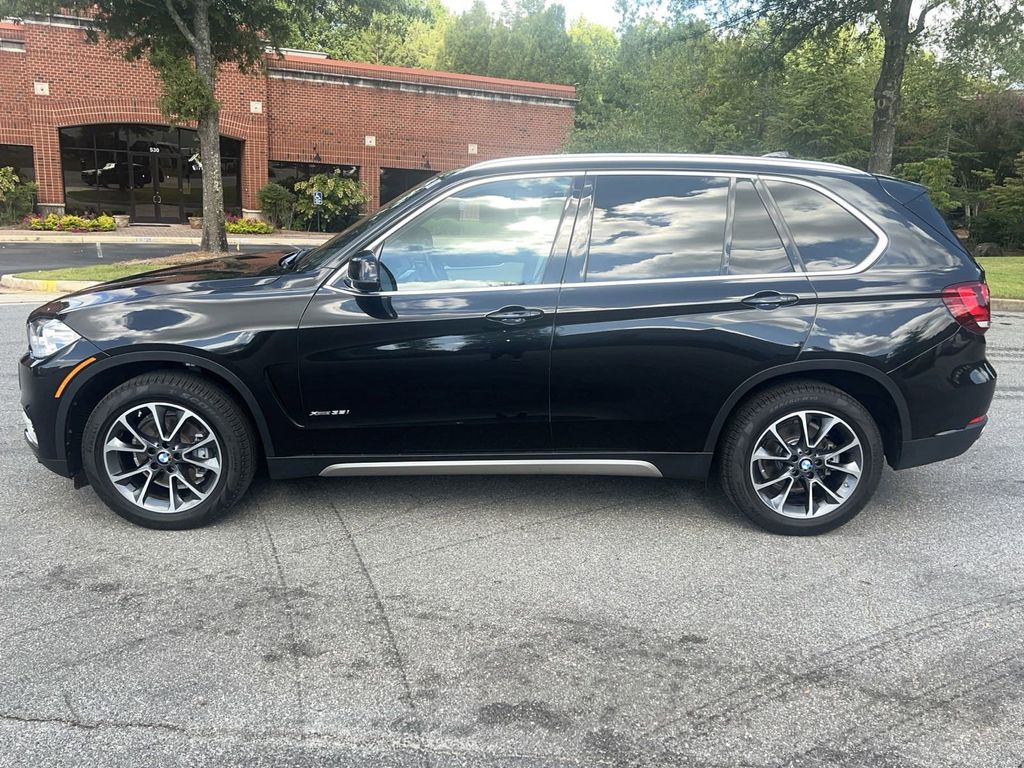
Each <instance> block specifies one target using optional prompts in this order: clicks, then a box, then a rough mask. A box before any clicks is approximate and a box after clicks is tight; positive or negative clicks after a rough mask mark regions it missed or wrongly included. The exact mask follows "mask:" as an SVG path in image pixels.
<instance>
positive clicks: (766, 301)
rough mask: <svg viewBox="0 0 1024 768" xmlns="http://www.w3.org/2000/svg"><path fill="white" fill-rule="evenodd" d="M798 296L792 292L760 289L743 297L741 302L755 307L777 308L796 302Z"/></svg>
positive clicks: (798, 298) (798, 299)
mask: <svg viewBox="0 0 1024 768" xmlns="http://www.w3.org/2000/svg"><path fill="white" fill-rule="evenodd" d="M798 301H800V297H799V296H796V295H795V294H792V293H776V292H775V291H761V292H760V293H755V294H754V295H753V296H748V297H747V298H745V299H743V303H744V304H746V305H747V306H748V307H754V308H755V309H778V308H779V307H788V306H789V305H790V304H796V303H797V302H798Z"/></svg>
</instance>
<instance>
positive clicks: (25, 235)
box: [0, 230, 333, 246]
mask: <svg viewBox="0 0 1024 768" xmlns="http://www.w3.org/2000/svg"><path fill="white" fill-rule="evenodd" d="M331 237H333V234H331V233H325V234H324V236H323V237H318V236H313V237H310V236H309V235H304V234H300V235H296V236H290V235H256V236H251V237H230V236H229V237H228V245H229V246H231V245H268V246H278V245H292V246H294V245H320V244H321V243H324V242H326V241H327V240H328V239H329V238H331ZM200 240H201V238H200V237H182V236H166V237H165V236H160V235H116V234H98V233H93V234H71V235H69V234H64V233H58V234H52V233H49V232H10V231H3V230H0V245H5V244H7V243H70V244H71V245H91V244H93V243H102V244H104V245H108V244H111V243H113V244H117V243H123V244H126V245H132V244H143V243H148V244H149V245H196V246H198V245H199V243H200Z"/></svg>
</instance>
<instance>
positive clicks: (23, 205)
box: [0, 167, 36, 224]
mask: <svg viewBox="0 0 1024 768" xmlns="http://www.w3.org/2000/svg"><path fill="white" fill-rule="evenodd" d="M35 198H36V185H35V184H34V183H33V182H31V181H22V180H21V179H19V178H18V174H17V173H15V171H14V169H13V168H10V167H4V168H0V224H12V223H14V222H16V221H19V220H20V219H22V218H23V217H24V216H26V215H27V214H28V213H30V212H31V211H32V208H33V206H34V205H35Z"/></svg>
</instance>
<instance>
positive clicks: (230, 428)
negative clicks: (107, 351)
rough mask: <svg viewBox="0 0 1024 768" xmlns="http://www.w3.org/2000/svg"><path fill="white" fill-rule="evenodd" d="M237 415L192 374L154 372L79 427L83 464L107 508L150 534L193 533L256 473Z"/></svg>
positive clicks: (243, 422) (251, 441)
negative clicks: (158, 530)
mask: <svg viewBox="0 0 1024 768" xmlns="http://www.w3.org/2000/svg"><path fill="white" fill-rule="evenodd" d="M255 453H256V446H255V438H254V436H253V433H252V429H251V427H250V426H249V422H248V419H247V418H246V416H245V414H244V413H243V412H242V409H241V408H240V407H239V406H238V404H237V403H235V401H234V400H232V399H231V398H230V397H229V396H228V395H227V394H226V393H225V392H224V391H223V390H221V389H220V388H219V387H217V386H215V385H213V384H211V383H210V382H208V381H206V380H205V379H202V378H200V377H199V376H195V375H192V374H186V373H176V372H170V371H168V372H158V373H151V374H145V375H142V376H138V377H136V378H134V379H131V380H129V381H127V382H125V383H124V384H122V385H121V386H119V387H117V388H116V389H114V390H113V391H111V392H110V394H108V395H107V396H106V397H105V398H103V400H101V401H100V403H99V404H98V405H97V406H96V408H95V409H94V410H93V412H92V413H91V414H90V416H89V419H88V421H87V422H86V426H85V432H84V434H83V439H82V460H83V461H82V463H83V465H84V468H85V473H86V475H87V476H88V478H89V482H90V484H91V485H92V487H93V489H94V490H95V491H96V493H97V495H99V497H100V498H101V499H103V501H104V502H106V504H107V506H109V507H110V508H111V509H113V510H114V511H115V512H116V513H117V514H119V515H121V516H122V517H124V518H126V519H128V520H130V521H132V522H133V523H137V524H138V525H144V526H147V527H150V528H192V527H196V526H199V525H203V524H205V523H208V522H210V521H211V520H213V519H214V518H216V517H217V516H219V515H221V514H223V513H224V512H225V511H226V510H227V509H228V508H229V507H230V506H231V505H232V504H234V503H235V502H236V501H237V500H238V499H239V498H240V497H241V496H242V494H243V493H244V492H245V490H246V488H248V486H249V482H250V481H251V480H252V476H253V472H254V469H255Z"/></svg>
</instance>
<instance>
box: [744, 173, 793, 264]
mask: <svg viewBox="0 0 1024 768" xmlns="http://www.w3.org/2000/svg"><path fill="white" fill-rule="evenodd" d="M792 271H793V264H792V263H791V262H790V260H789V256H788V254H787V253H786V246H784V245H783V244H782V238H781V237H779V232H778V230H777V229H776V228H775V224H774V223H773V222H772V218H771V216H769V215H768V209H767V208H765V207H764V201H762V200H761V196H760V195H759V194H758V193H757V190H756V189H755V188H754V182H752V181H751V180H750V179H737V180H736V208H735V210H734V212H733V218H732V240H731V244H730V246H729V269H728V273H729V274H730V275H767V274H773V273H777V272H792Z"/></svg>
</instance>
